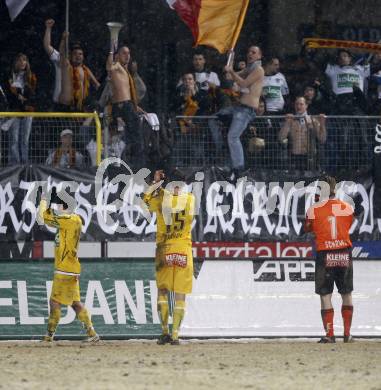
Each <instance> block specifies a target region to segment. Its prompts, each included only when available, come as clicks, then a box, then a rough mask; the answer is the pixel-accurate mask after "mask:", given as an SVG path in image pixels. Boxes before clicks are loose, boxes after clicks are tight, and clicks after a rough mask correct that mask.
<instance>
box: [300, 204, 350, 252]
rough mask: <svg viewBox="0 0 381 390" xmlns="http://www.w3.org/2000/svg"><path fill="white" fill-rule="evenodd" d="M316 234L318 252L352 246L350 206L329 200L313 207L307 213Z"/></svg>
mask: <svg viewBox="0 0 381 390" xmlns="http://www.w3.org/2000/svg"><path fill="white" fill-rule="evenodd" d="M307 218H308V219H309V220H310V221H311V222H312V231H313V232H314V233H315V241H316V250H318V251H321V250H331V249H333V250H335V249H342V248H347V247H350V246H352V242H351V239H350V236H349V230H350V228H351V225H352V222H353V208H352V206H351V205H350V204H348V203H346V202H344V201H342V200H339V199H329V200H327V201H322V202H318V203H316V204H315V205H313V206H312V207H311V208H310V209H309V210H308V213H307Z"/></svg>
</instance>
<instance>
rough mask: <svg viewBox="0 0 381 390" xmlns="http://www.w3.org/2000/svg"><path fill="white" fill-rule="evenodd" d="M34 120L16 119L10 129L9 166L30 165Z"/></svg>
mask: <svg viewBox="0 0 381 390" xmlns="http://www.w3.org/2000/svg"><path fill="white" fill-rule="evenodd" d="M31 130H32V118H31V117H26V118H15V120H14V122H13V123H12V125H11V127H10V129H9V147H8V149H9V156H8V161H9V165H11V164H26V163H28V162H29V161H28V160H29V159H28V149H29V136H30V132H31Z"/></svg>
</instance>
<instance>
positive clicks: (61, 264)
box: [38, 188, 99, 342]
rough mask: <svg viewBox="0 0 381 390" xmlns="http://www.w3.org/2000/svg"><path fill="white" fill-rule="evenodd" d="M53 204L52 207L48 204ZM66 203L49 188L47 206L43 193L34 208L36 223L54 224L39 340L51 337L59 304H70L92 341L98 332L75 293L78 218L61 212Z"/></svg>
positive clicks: (56, 322) (58, 314)
mask: <svg viewBox="0 0 381 390" xmlns="http://www.w3.org/2000/svg"><path fill="white" fill-rule="evenodd" d="M52 204H55V205H56V209H53V208H52V207H51V205H52ZM67 209H68V206H67V204H66V203H65V202H64V201H63V200H61V199H60V198H59V197H58V195H57V193H56V190H55V188H53V190H52V195H51V201H50V205H49V207H48V203H47V200H46V198H45V196H44V195H42V197H41V202H40V206H39V210H38V222H39V223H40V224H42V223H45V224H46V225H49V226H52V227H55V228H57V234H56V238H55V251H54V278H53V287H52V292H51V296H50V301H49V305H50V315H49V320H48V329H47V333H46V335H45V336H44V338H43V340H44V341H47V342H51V341H53V338H54V334H55V332H56V329H57V326H58V323H59V321H60V317H61V305H67V306H71V307H72V308H73V309H74V311H75V313H76V314H77V318H78V319H79V320H80V321H81V322H82V323H83V325H84V327H85V329H86V332H87V341H89V342H96V341H98V340H99V336H98V335H97V333H96V332H95V330H94V327H93V324H92V322H91V318H90V315H89V312H88V311H87V309H86V308H85V307H84V305H83V304H82V303H81V298H80V293H79V276H80V272H81V265H80V263H79V260H78V257H77V250H78V244H79V238H80V235H81V229H82V220H81V218H80V217H79V216H78V215H76V214H71V213H67V212H65V210H67Z"/></svg>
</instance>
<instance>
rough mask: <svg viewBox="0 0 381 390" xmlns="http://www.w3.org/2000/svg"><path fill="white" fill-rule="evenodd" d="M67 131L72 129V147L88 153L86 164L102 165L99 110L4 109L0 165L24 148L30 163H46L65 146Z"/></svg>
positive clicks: (0, 140)
mask: <svg viewBox="0 0 381 390" xmlns="http://www.w3.org/2000/svg"><path fill="white" fill-rule="evenodd" d="M63 130H71V131H72V148H74V149H75V151H76V152H78V153H80V154H81V155H85V156H86V165H88V166H98V165H99V164H100V162H101V152H102V132H101V122H100V120H99V116H98V113H97V112H92V113H66V112H0V166H5V165H10V164H11V162H12V159H13V160H14V154H15V153H20V155H21V154H22V153H23V152H22V148H24V149H25V148H26V149H27V155H28V161H27V163H29V164H45V163H46V161H47V159H48V157H49V154H50V153H51V152H52V151H54V150H56V149H57V148H59V147H60V146H61V139H60V135H61V133H62V131H63ZM67 133H68V132H67ZM16 143H18V145H16ZM11 155H12V156H13V157H12V158H11ZM21 163H23V162H21ZM24 163H25V162H24Z"/></svg>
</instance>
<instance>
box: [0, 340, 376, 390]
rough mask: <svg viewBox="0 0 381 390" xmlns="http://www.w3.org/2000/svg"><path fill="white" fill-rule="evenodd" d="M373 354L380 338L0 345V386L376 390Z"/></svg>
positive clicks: (25, 387)
mask: <svg viewBox="0 0 381 390" xmlns="http://www.w3.org/2000/svg"><path fill="white" fill-rule="evenodd" d="M314 341H315V340H314ZM380 356H381V340H359V341H357V342H356V343H353V344H343V343H342V341H341V340H339V341H338V342H337V343H336V344H329V345H327V344H326V345H322V344H316V343H315V342H313V341H310V340H309V341H306V340H305V341H300V340H295V341H294V340H271V341H266V340H231V341H213V340H209V341H197V340H194V341H184V342H183V344H182V345H180V346H170V345H166V346H158V345H156V344H155V342H154V341H142V340H140V341H139V340H136V341H101V342H100V343H99V344H96V345H88V344H84V343H81V342H78V341H58V342H55V343H54V345H51V346H50V345H45V344H42V343H39V342H1V343H0V389H6V390H10V389H39V390H40V389H41V390H42V389H51V390H55V389H89V390H90V389H91V390H93V389H102V390H106V389H134V390H135V389H180V390H185V389H208V390H211V389H229V390H234V389H264V390H265V389H266V390H267V389H367V390H370V389H374V390H376V389H381V370H380V366H379V361H380V360H379V359H380Z"/></svg>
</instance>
